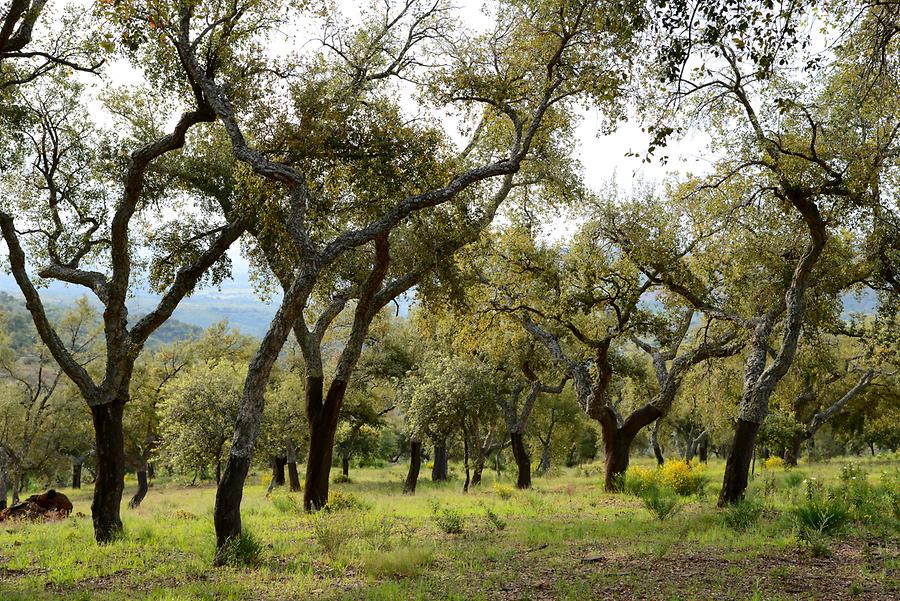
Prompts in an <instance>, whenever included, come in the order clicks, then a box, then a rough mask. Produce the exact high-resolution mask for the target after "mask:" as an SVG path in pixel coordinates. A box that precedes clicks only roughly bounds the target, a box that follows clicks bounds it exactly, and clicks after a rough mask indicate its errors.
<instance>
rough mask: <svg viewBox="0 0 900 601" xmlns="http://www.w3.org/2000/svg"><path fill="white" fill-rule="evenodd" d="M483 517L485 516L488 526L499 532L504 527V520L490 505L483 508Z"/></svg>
mask: <svg viewBox="0 0 900 601" xmlns="http://www.w3.org/2000/svg"><path fill="white" fill-rule="evenodd" d="M484 517H485V518H487V523H488V526H489V527H490V528H491V529H492V530H496V531H497V532H500V531H501V530H505V529H506V521H505V520H504V519H503V518H501V517H500V516H499V515H497V513H496V512H494V511H493V510H492V509H491V508H490V507H485V508H484Z"/></svg>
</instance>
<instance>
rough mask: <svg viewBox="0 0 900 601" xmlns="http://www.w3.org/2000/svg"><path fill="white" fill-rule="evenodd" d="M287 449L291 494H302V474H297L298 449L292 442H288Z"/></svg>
mask: <svg viewBox="0 0 900 601" xmlns="http://www.w3.org/2000/svg"><path fill="white" fill-rule="evenodd" d="M287 447H288V448H287V469H288V484H290V487H291V492H300V489H301V488H302V487H301V486H300V474H299V473H298V472H297V447H295V446H294V441H292V440H288V442H287Z"/></svg>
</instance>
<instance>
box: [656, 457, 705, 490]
mask: <svg viewBox="0 0 900 601" xmlns="http://www.w3.org/2000/svg"><path fill="white" fill-rule="evenodd" d="M656 482H657V484H658V485H659V486H660V487H661V488H671V489H672V490H673V491H675V493H676V494H678V495H682V496H686V495H699V494H702V493H703V489H704V488H705V487H706V474H704V473H703V467H702V466H701V465H699V464H692V463H690V462H687V461H683V460H681V459H670V460H669V461H666V462H665V463H664V464H663V465H662V467H660V468H659V469H658V470H657V474H656Z"/></svg>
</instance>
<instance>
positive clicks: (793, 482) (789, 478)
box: [784, 470, 806, 488]
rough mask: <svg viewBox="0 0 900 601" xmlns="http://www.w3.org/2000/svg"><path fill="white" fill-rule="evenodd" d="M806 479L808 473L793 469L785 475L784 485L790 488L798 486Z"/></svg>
mask: <svg viewBox="0 0 900 601" xmlns="http://www.w3.org/2000/svg"><path fill="white" fill-rule="evenodd" d="M805 479H806V474H804V473H803V472H798V471H796V470H791V471H789V472H788V473H786V474H785V475H784V485H785V486H787V487H788V488H797V487H798V486H800V485H801V484H802V483H803V481H804V480H805Z"/></svg>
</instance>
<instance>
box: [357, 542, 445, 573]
mask: <svg viewBox="0 0 900 601" xmlns="http://www.w3.org/2000/svg"><path fill="white" fill-rule="evenodd" d="M433 561H434V551H433V549H432V548H431V547H400V548H399V549H391V550H388V551H368V552H366V553H365V554H364V555H363V557H362V564H363V569H364V570H365V571H366V573H367V574H368V575H370V576H372V577H374V578H413V577H415V576H417V575H418V574H419V573H420V572H421V571H422V570H423V569H424V568H427V567H428V566H429V565H431V563H432V562H433Z"/></svg>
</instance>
